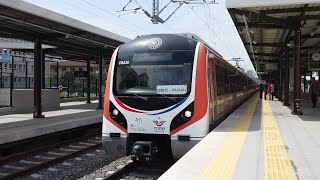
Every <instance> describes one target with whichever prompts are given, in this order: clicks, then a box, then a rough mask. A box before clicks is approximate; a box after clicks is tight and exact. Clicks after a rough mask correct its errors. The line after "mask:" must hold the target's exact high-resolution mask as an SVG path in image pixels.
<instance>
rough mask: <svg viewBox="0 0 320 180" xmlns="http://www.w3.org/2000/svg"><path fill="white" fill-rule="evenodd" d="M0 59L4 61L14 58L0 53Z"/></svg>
mask: <svg viewBox="0 0 320 180" xmlns="http://www.w3.org/2000/svg"><path fill="white" fill-rule="evenodd" d="M0 60H3V61H11V60H12V57H11V56H8V55H0Z"/></svg>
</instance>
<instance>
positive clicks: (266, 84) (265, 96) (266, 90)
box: [263, 81, 268, 100]
mask: <svg viewBox="0 0 320 180" xmlns="http://www.w3.org/2000/svg"><path fill="white" fill-rule="evenodd" d="M263 89H264V100H267V93H268V83H267V81H266V82H265V84H264V88H263Z"/></svg>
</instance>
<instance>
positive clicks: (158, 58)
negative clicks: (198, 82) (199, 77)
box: [113, 50, 195, 96]
mask: <svg viewBox="0 0 320 180" xmlns="http://www.w3.org/2000/svg"><path fill="white" fill-rule="evenodd" d="M194 53H195V52H194V51H181V50H179V51H156V52H154V51H151V52H121V51H119V52H118V57H117V60H116V65H115V77H114V83H113V84H114V88H113V90H114V93H115V95H152V96H154V95H158V96H161V95H165V96H186V95H187V94H189V93H190V89H191V80H192V79H191V77H192V66H193V59H194Z"/></svg>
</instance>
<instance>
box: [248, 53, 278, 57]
mask: <svg viewBox="0 0 320 180" xmlns="http://www.w3.org/2000/svg"><path fill="white" fill-rule="evenodd" d="M255 55H256V56H274V57H276V54H274V53H255ZM250 56H252V54H251V55H250Z"/></svg>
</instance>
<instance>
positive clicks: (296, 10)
mask: <svg viewBox="0 0 320 180" xmlns="http://www.w3.org/2000/svg"><path fill="white" fill-rule="evenodd" d="M303 10H304V8H303V7H301V8H284V9H266V10H261V11H260V13H264V14H281V13H299V12H302V11H303ZM305 11H306V12H312V11H320V7H308V8H307V9H306V10H305Z"/></svg>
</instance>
